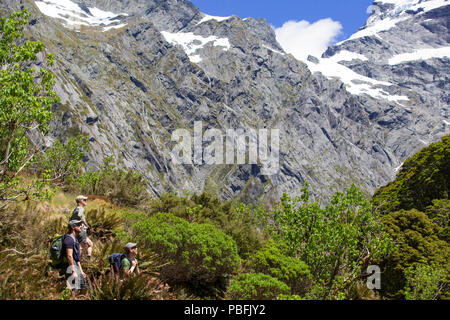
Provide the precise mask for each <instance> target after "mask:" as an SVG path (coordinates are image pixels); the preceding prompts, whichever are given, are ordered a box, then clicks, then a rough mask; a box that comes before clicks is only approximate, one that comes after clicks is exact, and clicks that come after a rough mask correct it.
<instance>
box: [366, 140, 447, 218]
mask: <svg viewBox="0 0 450 320" xmlns="http://www.w3.org/2000/svg"><path fill="white" fill-rule="evenodd" d="M449 193H450V136H445V137H442V140H441V141H440V142H437V143H433V144H432V145H430V146H428V147H426V148H424V149H422V151H420V152H418V153H416V154H415V155H414V156H412V157H411V158H409V159H408V160H406V161H405V163H404V164H403V166H402V169H401V170H400V172H399V173H398V174H397V178H396V179H395V180H394V181H393V182H391V183H389V184H388V185H386V186H384V187H381V188H380V189H379V190H377V192H376V193H375V194H374V197H373V203H374V207H376V208H378V209H379V210H381V212H383V213H389V212H394V211H398V210H401V209H404V210H409V209H413V208H414V209H417V210H419V211H424V210H425V208H426V207H427V206H429V205H431V204H432V201H433V200H434V199H448V195H449Z"/></svg>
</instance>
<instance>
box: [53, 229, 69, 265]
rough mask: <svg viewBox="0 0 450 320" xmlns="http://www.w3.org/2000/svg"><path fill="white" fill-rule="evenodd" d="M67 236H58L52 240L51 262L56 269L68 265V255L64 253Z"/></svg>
mask: <svg viewBox="0 0 450 320" xmlns="http://www.w3.org/2000/svg"><path fill="white" fill-rule="evenodd" d="M65 237H66V235H64V234H63V235H56V236H54V237H53V238H52V239H51V240H50V252H49V256H50V260H51V265H52V266H53V267H54V268H58V267H59V266H61V265H62V264H64V263H67V257H66V253H65V252H64V251H63V243H64V239H65Z"/></svg>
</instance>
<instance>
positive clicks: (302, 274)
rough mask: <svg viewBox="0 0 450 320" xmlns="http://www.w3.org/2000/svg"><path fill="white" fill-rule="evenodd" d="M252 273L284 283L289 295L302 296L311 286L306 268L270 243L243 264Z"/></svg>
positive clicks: (301, 262)
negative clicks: (262, 274) (264, 275)
mask: <svg viewBox="0 0 450 320" xmlns="http://www.w3.org/2000/svg"><path fill="white" fill-rule="evenodd" d="M245 266H246V269H247V270H249V271H250V272H252V273H264V274H267V275H270V276H272V277H274V278H277V279H278V280H280V281H283V282H284V283H286V284H287V285H288V286H289V287H290V289H291V294H297V295H303V294H305V293H306V292H307V291H308V290H309V288H310V286H311V279H310V278H311V274H310V272H309V268H308V266H307V265H306V264H305V263H304V262H303V261H301V260H300V259H297V258H293V257H289V256H288V255H286V254H285V253H284V252H283V250H282V249H281V248H280V245H279V244H278V245H277V244H276V243H275V242H274V241H270V242H269V243H268V244H266V246H264V247H263V248H262V249H260V250H259V251H257V252H256V253H255V254H254V255H253V256H252V257H251V258H249V259H248V260H247V261H246V263H245Z"/></svg>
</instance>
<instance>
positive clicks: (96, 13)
mask: <svg viewBox="0 0 450 320" xmlns="http://www.w3.org/2000/svg"><path fill="white" fill-rule="evenodd" d="M35 4H36V6H37V7H38V8H39V10H40V11H41V12H42V13H43V14H44V15H46V16H49V17H52V18H57V19H61V20H63V25H64V26H65V27H67V28H71V29H74V28H77V27H79V26H94V27H98V26H101V27H104V28H103V31H106V30H109V29H110V28H120V27H123V26H125V25H126V24H123V23H121V20H120V19H119V18H120V17H123V16H127V14H125V13H120V14H117V13H113V12H109V11H103V10H101V9H99V8H96V7H87V6H83V5H79V4H77V3H75V2H72V1H70V0H41V1H35Z"/></svg>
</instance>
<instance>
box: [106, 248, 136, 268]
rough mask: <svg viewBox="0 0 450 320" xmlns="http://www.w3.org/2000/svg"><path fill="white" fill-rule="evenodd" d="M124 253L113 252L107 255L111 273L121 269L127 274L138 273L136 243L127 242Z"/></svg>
mask: <svg viewBox="0 0 450 320" xmlns="http://www.w3.org/2000/svg"><path fill="white" fill-rule="evenodd" d="M124 249H125V253H113V254H112V255H110V256H109V257H108V260H109V263H110V266H111V272H112V274H115V273H119V272H120V271H122V272H123V273H125V274H127V275H131V274H132V273H134V272H135V273H136V274H139V268H138V261H137V259H136V255H137V243H132V242H129V243H127V244H126V245H125V248H124Z"/></svg>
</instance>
